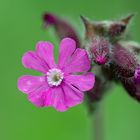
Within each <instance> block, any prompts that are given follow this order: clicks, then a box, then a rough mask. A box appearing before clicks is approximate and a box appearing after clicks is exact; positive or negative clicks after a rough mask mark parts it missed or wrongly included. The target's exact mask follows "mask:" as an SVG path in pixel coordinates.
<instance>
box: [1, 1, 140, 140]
mask: <svg viewBox="0 0 140 140" xmlns="http://www.w3.org/2000/svg"><path fill="white" fill-rule="evenodd" d="M45 11H50V12H54V13H57V14H58V15H59V16H61V17H66V19H69V20H70V21H71V23H73V24H74V25H75V27H76V28H77V30H79V31H80V33H81V34H83V25H82V23H81V21H80V18H79V15H85V16H87V17H89V18H91V19H95V20H101V19H114V18H119V17H122V16H124V15H127V14H128V13H130V12H136V13H137V15H136V17H135V19H134V22H133V23H132V24H131V29H130V31H131V32H132V36H133V37H134V38H135V40H138V41H140V30H139V28H140V1H139V0H71V1H67V0H0V140H89V139H90V137H91V134H90V132H91V130H90V125H91V124H90V118H89V117H88V114H87V111H86V107H85V105H84V104H81V105H78V106H76V107H74V108H71V109H69V110H68V111H67V112H64V113H59V112H56V111H55V110H54V109H52V108H41V109H40V108H36V107H35V106H34V105H32V104H31V103H30V102H28V101H27V98H26V95H24V94H22V93H21V92H19V91H18V89H17V79H18V77H19V76H21V75H24V74H36V73H35V72H33V71H31V70H27V69H25V68H24V67H23V66H22V64H21V57H22V55H23V53H24V52H26V51H28V50H34V46H35V44H36V42H38V41H39V40H50V41H52V42H53V43H54V44H57V43H58V41H56V37H54V36H53V35H54V34H53V32H52V31H51V30H49V32H47V31H46V30H44V29H43V28H42V21H41V16H42V14H43V13H44V12H45ZM56 46H58V44H57V45H56ZM56 50H57V49H56ZM55 54H56V55H57V51H56V52H55ZM103 106H104V107H103V108H104V113H105V114H104V121H105V140H140V105H139V104H138V103H137V102H136V101H134V100H132V99H131V98H130V97H129V96H128V95H127V94H126V93H125V91H124V90H123V88H122V87H121V86H116V87H114V88H113V89H112V90H110V95H108V96H106V98H105V99H104V101H103Z"/></svg>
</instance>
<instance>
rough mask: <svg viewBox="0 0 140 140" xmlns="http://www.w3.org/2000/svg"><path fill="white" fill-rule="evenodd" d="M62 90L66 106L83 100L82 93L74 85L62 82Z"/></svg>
mask: <svg viewBox="0 0 140 140" xmlns="http://www.w3.org/2000/svg"><path fill="white" fill-rule="evenodd" d="M63 91H64V95H65V104H66V105H67V107H73V106H75V105H77V104H80V103H81V102H82V101H83V98H84V96H83V93H82V92H81V91H79V90H78V89H76V88H75V87H73V86H71V85H67V84H64V85H63Z"/></svg>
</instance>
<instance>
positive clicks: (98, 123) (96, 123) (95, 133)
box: [91, 103, 105, 140]
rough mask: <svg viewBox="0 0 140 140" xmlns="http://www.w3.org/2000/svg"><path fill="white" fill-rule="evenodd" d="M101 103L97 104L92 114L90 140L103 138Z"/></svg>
mask: <svg viewBox="0 0 140 140" xmlns="http://www.w3.org/2000/svg"><path fill="white" fill-rule="evenodd" d="M102 107H103V106H102V103H100V104H98V107H97V108H96V111H95V112H94V114H93V116H92V123H91V124H92V137H93V138H92V140H104V139H105V138H104V126H103V124H104V123H103V122H104V119H103V117H104V116H103V113H104V112H103V108H102Z"/></svg>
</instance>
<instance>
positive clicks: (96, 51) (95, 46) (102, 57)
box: [88, 37, 110, 65]
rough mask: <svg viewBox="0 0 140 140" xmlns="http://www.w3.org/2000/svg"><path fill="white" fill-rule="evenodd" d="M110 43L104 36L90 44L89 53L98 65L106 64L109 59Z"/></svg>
mask: <svg viewBox="0 0 140 140" xmlns="http://www.w3.org/2000/svg"><path fill="white" fill-rule="evenodd" d="M109 47H110V43H109V42H108V41H107V40H105V39H103V38H99V37H97V38H95V39H93V40H92V41H91V43H90V44H89V48H88V50H89V53H90V55H91V57H92V60H93V61H94V62H95V63H96V64H98V65H104V64H106V63H107V62H108V59H109Z"/></svg>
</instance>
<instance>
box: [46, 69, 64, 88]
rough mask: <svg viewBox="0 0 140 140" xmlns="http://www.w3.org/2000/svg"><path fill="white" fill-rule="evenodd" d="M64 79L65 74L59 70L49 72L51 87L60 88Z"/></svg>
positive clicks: (48, 79)
mask: <svg viewBox="0 0 140 140" xmlns="http://www.w3.org/2000/svg"><path fill="white" fill-rule="evenodd" d="M63 78H64V73H63V72H62V71H61V70H59V69H56V68H54V69H50V70H49V71H48V72H47V81H48V84H49V85H50V86H58V85H60V84H61V82H62V80H63Z"/></svg>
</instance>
